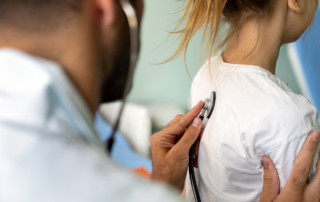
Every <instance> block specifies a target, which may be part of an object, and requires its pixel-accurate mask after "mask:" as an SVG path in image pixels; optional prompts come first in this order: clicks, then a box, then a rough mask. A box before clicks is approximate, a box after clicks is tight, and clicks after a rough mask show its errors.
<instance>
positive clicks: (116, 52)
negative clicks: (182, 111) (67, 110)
mask: <svg viewBox="0 0 320 202" xmlns="http://www.w3.org/2000/svg"><path fill="white" fill-rule="evenodd" d="M135 3H136V4H135V7H136V10H137V13H138V17H139V19H140V20H141V17H142V10H143V1H142V0H137V1H135ZM82 8H83V9H82V10H81V13H78V14H77V15H72V16H69V18H68V20H65V18H63V21H61V22H60V23H54V24H59V25H57V27H54V29H49V28H48V29H45V28H44V29H41V31H39V30H37V29H36V31H34V30H32V29H24V28H23V26H22V25H21V26H19V24H16V23H19V22H20V20H17V21H16V22H15V20H14V18H12V19H10V20H12V21H10V20H9V21H8V22H7V23H2V24H1V30H0V48H4V47H11V48H16V49H19V50H22V51H24V52H27V53H29V54H32V55H35V56H38V57H42V58H46V59H48V60H52V61H55V62H56V63H59V64H60V66H61V68H62V69H63V70H64V72H65V73H66V74H67V76H68V77H69V78H70V80H71V81H72V82H73V84H74V85H75V87H76V88H77V89H78V91H79V92H80V94H81V95H82V97H83V99H84V101H85V102H86V103H87V105H88V106H89V108H90V109H91V111H92V115H93V114H94V113H95V111H96V110H97V108H98V106H99V104H100V101H101V97H102V95H103V93H102V94H101V91H102V87H101V86H103V84H105V82H107V81H108V78H109V77H111V76H116V77H117V78H118V77H119V78H120V77H122V76H125V74H124V75H116V74H113V72H114V68H119V66H115V65H114V64H118V63H117V62H116V59H115V58H117V57H115V56H121V53H122V52H123V51H124V50H126V49H125V44H123V43H124V42H123V40H122V39H123V37H128V35H127V34H126V33H125V31H126V30H128V28H127V27H126V26H127V22H126V18H125V16H124V13H123V11H122V10H121V6H120V4H119V2H118V0H86V1H83V5H82ZM13 14H14V15H21V16H19V17H20V18H21V17H26V16H23V14H24V13H23V12H22V13H20V12H19V10H17V9H16V10H15V12H13ZM292 15H293V14H292ZM54 16H56V15H54ZM17 19H19V18H17ZM35 20H39V19H35ZM41 20H42V19H40V21H39V23H40V24H42V26H41V27H46V26H44V24H47V23H48V22H44V21H43V22H42V21H41ZM57 20H58V21H59V19H57ZM60 24H61V25H60ZM79 33H81V34H79ZM123 33H125V34H124V35H123ZM119 44H120V45H119ZM119 47H120V48H119ZM126 51H129V50H126ZM125 54H126V53H125ZM110 55H111V56H112V57H111V56H110ZM121 68H125V67H121ZM124 72H125V71H124ZM118 88H119V86H117V85H116V89H113V88H109V90H110V91H112V90H119V89H118ZM105 93H108V92H105ZM113 99H116V97H113ZM203 105H204V103H203V102H199V103H198V105H197V106H195V107H194V108H193V109H192V110H191V111H190V112H189V113H188V114H186V115H184V116H182V115H178V116H177V117H176V118H175V119H174V120H173V121H172V122H171V123H170V124H169V125H168V126H167V127H166V128H165V129H164V130H162V131H161V132H159V133H156V134H155V135H153V136H152V138H151V140H150V141H151V149H152V158H153V166H154V172H153V179H154V180H156V181H161V182H164V183H167V184H170V185H172V186H174V187H176V188H178V189H180V190H182V189H183V187H184V181H185V178H186V173H187V167H188V160H189V155H188V153H189V150H190V148H191V146H192V144H193V143H194V142H195V141H196V140H199V138H200V137H199V134H200V130H201V124H202V123H201V120H200V119H199V118H197V115H198V114H199V113H200V111H201V109H202V107H203ZM310 137H311V136H310ZM317 142H318V139H317V141H310V138H308V140H307V142H306V144H305V146H304V149H303V150H302V151H301V153H300V155H299V156H298V158H297V160H296V164H295V166H294V170H293V172H292V174H291V176H292V177H291V178H290V179H291V180H289V182H288V184H287V185H286V187H288V188H286V187H285V189H284V191H282V192H281V193H280V195H279V196H278V194H279V179H278V175H277V173H276V170H275V168H274V166H273V164H272V162H271V160H270V159H266V160H265V161H264V162H263V163H264V164H266V162H268V166H266V168H265V184H264V190H263V193H262V196H261V197H262V200H261V201H273V200H274V199H278V198H277V197H279V201H285V199H287V198H290V197H292V196H296V197H298V198H299V199H306V200H309V199H308V198H307V197H310V196H312V197H315V198H314V199H315V200H314V201H319V198H320V196H319V193H320V190H319V189H320V186H319V183H320V176H319V173H318V172H317V174H316V175H315V177H314V179H313V180H312V182H311V183H310V184H309V185H308V186H306V184H305V182H306V173H307V171H308V168H310V165H311V159H312V156H313V154H314V152H315V149H314V148H315V145H317ZM270 196H272V197H270ZM282 199H283V200H282Z"/></svg>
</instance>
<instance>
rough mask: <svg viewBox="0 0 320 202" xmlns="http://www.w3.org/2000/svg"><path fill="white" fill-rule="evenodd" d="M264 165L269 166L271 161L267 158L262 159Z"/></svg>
mask: <svg viewBox="0 0 320 202" xmlns="http://www.w3.org/2000/svg"><path fill="white" fill-rule="evenodd" d="M262 165H263V167H265V168H268V167H269V161H268V160H266V159H262Z"/></svg>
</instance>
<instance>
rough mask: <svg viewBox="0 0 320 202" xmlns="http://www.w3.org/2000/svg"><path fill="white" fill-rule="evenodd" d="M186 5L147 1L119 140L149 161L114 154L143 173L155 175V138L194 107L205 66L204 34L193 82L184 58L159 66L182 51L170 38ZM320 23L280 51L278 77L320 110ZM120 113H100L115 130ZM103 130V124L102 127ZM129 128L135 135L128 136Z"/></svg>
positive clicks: (105, 109) (194, 48) (191, 63)
mask: <svg viewBox="0 0 320 202" xmlns="http://www.w3.org/2000/svg"><path fill="white" fill-rule="evenodd" d="M182 3H183V1H176V0H161V1H159V0H146V1H145V12H144V17H143V23H142V30H141V31H142V33H141V54H140V59H139V63H138V66H137V70H136V73H135V77H134V87H133V89H132V91H131V93H130V95H129V102H130V104H129V105H128V106H127V107H126V109H125V114H124V116H123V118H122V123H121V126H120V133H121V137H120V139H121V140H118V141H120V142H122V143H123V142H126V141H127V147H128V148H129V147H130V148H131V149H132V150H134V151H135V152H137V153H138V154H139V155H142V156H143V158H145V159H142V160H141V159H140V160H139V159H138V160H137V159H135V157H132V158H131V157H128V155H129V154H128V153H125V152H124V149H123V148H122V149H118V150H117V152H118V153H117V152H114V153H116V154H114V158H115V159H116V161H118V162H119V163H120V164H122V165H124V166H126V167H128V168H130V169H133V168H136V167H139V165H143V166H142V167H144V168H146V169H147V171H148V172H151V170H152V166H151V162H150V161H148V159H149V158H150V147H149V138H150V136H151V134H153V133H155V132H157V131H159V130H161V129H162V128H164V127H165V126H166V125H167V124H168V123H169V121H170V120H172V119H173V118H174V117H175V116H176V115H177V114H183V113H185V112H187V111H188V110H190V107H191V106H190V89H191V84H192V80H191V78H193V77H194V76H195V74H196V73H197V71H198V70H199V68H200V67H201V66H202V64H203V62H204V61H203V58H202V59H201V58H199V57H198V56H199V44H200V40H201V36H202V35H201V33H200V34H198V35H196V36H195V37H194V39H193V40H192V43H191V45H190V46H189V49H188V51H187V57H186V61H187V67H188V72H189V75H190V77H191V78H190V77H189V75H188V72H187V70H186V67H185V64H184V58H183V56H181V57H179V58H178V59H177V60H175V61H172V62H169V63H165V64H161V65H159V63H162V62H164V61H165V60H166V59H168V58H169V57H170V56H171V55H172V54H173V53H174V51H175V50H176V48H177V46H178V42H176V39H177V38H176V37H175V36H173V37H171V38H169V40H167V38H168V36H169V32H170V31H172V30H173V29H174V27H175V25H176V24H177V21H178V20H179V16H180V14H179V13H177V11H178V10H179V8H180V7H181V5H182ZM319 18H320V13H319V10H318V13H317V19H316V21H315V28H313V29H312V30H311V31H310V32H309V33H308V35H307V36H306V37H302V39H301V40H299V41H298V42H296V43H294V44H290V45H284V46H283V47H282V48H281V51H280V56H279V59H278V63H277V71H276V76H278V77H279V78H280V79H282V80H284V81H285V82H287V83H288V85H289V87H290V88H291V89H292V90H293V91H294V92H295V93H297V94H303V95H304V96H306V97H307V98H308V99H309V100H310V101H311V102H312V103H313V104H314V105H316V106H317V107H318V109H319V108H320V106H319V105H320V98H319V96H320V93H318V92H320V83H319V80H320V79H318V78H320V65H319V66H318V64H319V63H318V61H319V59H318V56H317V54H320V41H319V38H320V22H319V20H320V19H319ZM166 40H167V41H166ZM310 53H312V54H313V55H312V54H310ZM118 108H119V103H113V104H109V105H104V106H102V107H101V110H100V111H101V114H102V115H103V117H104V118H105V120H107V121H108V122H109V123H110V124H111V125H112V124H113V122H114V119H115V116H114V115H113V114H114V113H113V112H114V110H116V109H118ZM98 118H99V117H98ZM97 122H99V119H98V121H97ZM128 125H130V127H128ZM100 126H101V124H100V125H99V124H98V126H97V127H98V128H99V127H100ZM100 128H101V127H100ZM128 128H130V131H127V129H128ZM101 131H103V130H102V129H101ZM122 136H123V137H122ZM120 145H121V144H120ZM122 146H123V145H122ZM128 152H129V153H130V151H128ZM128 158H130V161H133V162H131V164H130V165H129V164H128V163H126V162H127V161H128ZM142 161H143V162H142ZM133 164H134V165H133Z"/></svg>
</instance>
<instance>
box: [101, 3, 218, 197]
mask: <svg viewBox="0 0 320 202" xmlns="http://www.w3.org/2000/svg"><path fill="white" fill-rule="evenodd" d="M120 3H121V6H122V8H123V11H124V13H125V15H126V17H127V19H128V23H129V28H130V43H131V44H130V45H131V46H130V47H131V48H130V66H129V72H128V78H127V81H126V86H125V90H124V93H123V98H122V100H123V102H122V105H121V108H120V111H119V114H118V118H117V121H116V123H115V125H114V126H113V131H112V134H111V137H110V138H109V139H108V140H107V142H106V150H107V152H108V153H109V154H111V152H112V148H113V143H114V137H115V133H116V131H117V130H118V127H119V123H120V118H121V116H122V113H123V109H124V106H125V104H126V100H127V99H126V98H127V94H128V91H129V90H130V86H131V82H132V79H133V75H134V70H135V68H136V65H137V61H138V57H139V27H138V18H137V14H136V12H135V10H134V8H133V6H132V5H131V3H130V2H129V0H120ZM215 102H216V93H215V92H212V93H211V95H210V98H208V99H206V100H205V101H204V103H205V105H204V107H203V109H202V111H201V113H200V115H199V118H200V119H201V120H202V121H203V120H204V118H207V119H210V117H211V115H212V112H213V110H214V106H215ZM195 148H196V143H194V145H193V146H192V147H191V149H190V152H189V157H190V158H189V175H190V181H191V186H192V190H193V193H194V197H195V199H196V201H197V202H201V198H200V194H199V190H198V186H197V182H196V178H195V174H194V165H193V160H194V153H195Z"/></svg>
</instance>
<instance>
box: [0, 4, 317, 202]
mask: <svg viewBox="0 0 320 202" xmlns="http://www.w3.org/2000/svg"><path fill="white" fill-rule="evenodd" d="M132 4H133V5H134V6H135V8H136V9H137V12H138V14H139V19H141V16H142V10H143V4H142V0H136V1H134V0H132ZM128 44H130V43H129V34H128V26H127V21H126V18H125V15H124V13H123V10H122V9H121V6H120V4H119V2H118V0H2V1H0V201H1V202H27V201H28V202H44V201H45V202H51V201H52V202H53V201H54V202H56V201H68V202H72V201H77V202H82V201H83V202H84V201H86V202H89V201H90V202H100V201H101V202H102V201H104V202H105V201H112V202H120V201H139V202H142V201H148V202H150V201H153V202H154V201H167V202H168V201H179V200H181V199H180V198H179V197H178V196H177V194H176V192H175V191H171V190H172V189H169V188H168V187H166V186H163V185H161V184H157V183H154V182H147V181H144V180H142V179H140V178H139V177H137V176H135V175H133V174H131V173H128V172H126V171H124V170H122V169H121V168H119V167H117V166H116V165H114V164H113V163H112V162H111V160H110V158H109V157H108V156H107V155H106V154H105V152H104V148H103V145H102V144H101V143H100V142H99V138H98V136H97V134H96V132H95V130H94V128H93V115H94V113H95V111H96V110H97V108H98V106H99V104H100V103H101V102H106V101H112V100H116V99H118V98H119V97H121V92H122V90H123V84H124V83H125V82H124V81H125V80H126V77H127V66H128V61H129V56H130V55H129V51H128V50H129V47H128ZM202 107H203V103H202V102H200V103H199V104H198V105H197V106H196V107H195V108H194V109H192V110H191V111H190V112H189V113H188V114H187V115H185V116H177V117H176V118H175V119H174V120H173V121H172V122H171V123H170V124H169V126H168V127H167V128H165V129H164V130H163V131H161V132H159V133H157V134H155V135H154V136H153V137H152V138H151V146H152V154H153V166H154V173H153V179H154V181H161V182H164V183H167V184H168V185H171V186H174V187H176V188H178V190H179V189H180V190H181V189H182V187H183V185H184V180H185V177H186V171H187V164H188V151H189V149H190V147H191V145H192V143H193V142H195V140H196V139H197V138H198V136H199V132H200V128H201V124H202V123H201V121H200V120H199V119H198V118H196V116H197V114H199V112H200V111H201V108H202ZM185 128H188V129H187V130H186V131H185ZM182 134H183V135H182ZM319 135H320V134H319V133H318V132H314V133H311V134H310V136H309V138H308V139H307V141H306V143H305V145H304V147H303V149H302V151H301V152H300V155H299V156H298V158H297V160H296V163H295V167H294V170H293V172H292V174H291V178H290V180H289V182H288V184H287V186H286V187H285V188H284V189H283V190H282V192H281V193H280V195H279V180H278V176H277V173H276V169H275V167H274V166H273V164H272V161H271V160H270V159H268V158H267V157H264V158H263V160H262V161H263V165H264V166H265V176H264V179H265V184H264V191H263V194H262V195H261V201H274V200H275V201H282V202H285V201H297V202H298V201H319V199H320V173H316V175H315V178H314V179H313V180H312V182H311V183H310V184H309V185H306V183H305V182H306V180H307V175H308V173H309V168H310V164H311V160H312V156H313V154H314V153H315V152H316V146H317V144H318V142H319ZM176 137H181V138H180V140H179V141H177V142H176V140H177V138H176ZM319 166H320V165H319ZM319 168H320V167H319Z"/></svg>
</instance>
